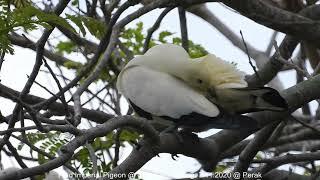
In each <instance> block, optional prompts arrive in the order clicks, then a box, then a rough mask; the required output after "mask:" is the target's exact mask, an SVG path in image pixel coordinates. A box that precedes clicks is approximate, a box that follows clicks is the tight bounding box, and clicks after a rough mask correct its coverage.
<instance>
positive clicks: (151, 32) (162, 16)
mask: <svg viewBox="0 0 320 180" xmlns="http://www.w3.org/2000/svg"><path fill="white" fill-rule="evenodd" d="M172 9H173V8H172V7H168V8H166V9H165V10H163V11H162V12H161V14H160V15H159V17H158V19H157V20H156V22H155V23H154V24H153V26H152V27H151V28H150V29H148V34H147V36H146V39H145V41H144V44H143V51H142V52H143V53H145V52H147V50H148V49H149V43H150V40H151V37H152V34H153V33H154V32H155V31H156V30H157V29H158V28H159V27H160V24H161V21H162V20H163V18H164V17H165V16H166V15H167V14H168V13H169V12H170V11H171V10H172Z"/></svg>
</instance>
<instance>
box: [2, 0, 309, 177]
mask: <svg viewBox="0 0 320 180" xmlns="http://www.w3.org/2000/svg"><path fill="white" fill-rule="evenodd" d="M207 5H208V7H209V8H210V10H211V11H212V12H214V13H215V15H217V16H218V17H219V18H220V20H221V21H223V22H224V23H225V24H226V25H227V26H228V27H230V28H231V29H232V30H233V31H234V32H235V33H237V34H239V35H240V33H239V31H240V30H242V32H243V34H244V38H245V40H246V41H247V42H248V43H250V44H251V45H253V46H254V47H256V48H257V49H259V50H262V51H265V49H266V48H267V45H268V43H269V40H270V37H271V35H272V33H273V30H271V29H269V28H266V27H264V26H261V25H259V24H256V23H255V22H253V21H251V20H249V19H247V18H244V17H243V16H241V15H239V14H237V13H235V12H233V11H232V10H230V9H228V8H226V7H224V6H223V5H221V4H219V3H208V4H207ZM136 9H137V7H133V8H130V9H129V10H127V11H126V12H125V13H124V14H123V15H122V16H121V17H124V16H126V15H127V14H128V13H130V12H133V11H134V10H136ZM161 11H162V10H159V9H157V10H154V11H152V12H151V13H149V14H148V15H146V16H143V17H141V18H139V19H137V20H135V21H133V22H132V23H131V24H129V26H132V27H133V26H135V24H136V23H137V22H140V21H142V22H143V23H144V26H145V28H146V29H147V28H149V27H151V26H152V25H153V23H154V22H155V20H156V18H157V17H158V15H159V13H161ZM121 17H120V19H121ZM187 25H188V33H189V39H191V40H192V41H194V42H195V43H198V44H201V45H202V46H204V47H205V48H206V50H208V51H209V52H210V53H213V54H215V55H217V56H218V57H220V58H222V59H225V60H227V61H233V62H236V63H237V64H238V68H239V69H240V70H242V71H245V72H246V73H248V74H251V73H252V72H253V71H252V68H251V67H250V65H249V63H248V59H247V55H246V54H244V53H243V52H242V51H241V50H239V49H238V48H236V47H234V46H233V45H232V44H231V43H230V42H229V41H228V40H227V39H226V38H225V37H223V36H222V35H221V34H220V33H219V32H218V31H217V30H216V29H214V27H212V26H211V25H209V24H208V23H206V22H205V21H203V20H202V19H200V18H198V17H196V16H194V15H191V14H187ZM146 29H145V30H146ZM162 30H169V31H171V32H175V33H176V35H177V36H179V35H180V29H179V17H178V13H177V10H176V9H174V10H172V11H171V12H170V13H169V14H168V15H167V16H166V17H165V18H164V20H163V22H162V23H161V26H160V29H159V30H158V31H157V32H156V33H155V36H157V33H158V32H160V31H162ZM283 37H284V36H283V34H279V35H278V38H277V41H278V44H279V43H280V42H281V39H282V38H283ZM72 58H73V59H77V57H72ZM34 60H35V53H34V52H33V51H31V50H26V49H22V48H17V49H16V51H15V55H14V56H9V55H8V56H6V58H5V62H4V63H3V67H2V69H1V71H0V79H1V83H2V84H4V85H6V86H8V87H10V88H13V89H15V90H19V91H20V90H21V89H22V88H23V86H24V84H25V82H26V80H27V76H26V74H30V72H31V70H32V67H33V64H34ZM69 73H70V74H69V75H70V76H71V77H72V72H69ZM279 76H280V80H281V81H282V82H283V84H284V86H285V88H288V87H291V86H292V85H294V84H295V73H294V72H293V71H288V72H281V73H280V75H279ZM37 81H38V82H41V83H42V84H45V85H48V87H49V89H54V90H57V89H56V87H55V85H54V84H52V81H51V80H49V78H48V76H46V75H44V74H43V73H41V74H40V75H39V76H38V77H37ZM31 94H35V95H38V96H41V97H49V94H48V93H47V92H45V91H44V90H42V89H41V88H39V87H38V86H36V85H34V86H33V87H32V89H31ZM13 105H14V104H13V103H11V102H10V101H9V100H5V99H3V98H0V110H1V112H2V114H3V115H8V114H10V113H11V112H12V108H13ZM312 108H313V109H314V108H315V106H313V107H312ZM215 132H217V131H216V130H212V131H209V132H205V133H201V134H200V136H201V137H205V136H208V135H210V134H213V133H215ZM130 151H131V149H130V148H127V149H124V150H122V152H121V158H122V160H124V159H125V157H127V156H128V154H129V153H130ZM2 155H3V154H2ZM4 166H5V167H10V166H17V164H16V162H14V160H9V163H6V164H5V165H4ZM199 168H200V165H199V163H198V162H197V161H196V160H194V159H192V158H189V157H184V156H182V155H180V156H179V158H178V159H177V160H176V161H175V160H172V159H171V156H170V154H160V157H154V158H153V159H152V160H151V161H149V162H148V163H147V164H146V165H145V166H143V167H142V168H141V169H140V170H139V171H138V173H139V174H140V175H141V177H142V178H143V179H154V180H166V179H172V178H182V177H194V175H192V174H188V173H186V172H194V171H196V170H198V169H199ZM284 168H285V169H286V168H287V167H284ZM58 172H61V169H59V170H58ZM61 174H62V175H65V173H63V172H62V173H61Z"/></svg>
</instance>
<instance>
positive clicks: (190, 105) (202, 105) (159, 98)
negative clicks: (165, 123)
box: [118, 66, 219, 118]
mask: <svg viewBox="0 0 320 180" xmlns="http://www.w3.org/2000/svg"><path fill="white" fill-rule="evenodd" d="M118 87H124V88H122V89H121V88H119V90H120V91H121V92H122V93H123V95H124V96H125V97H127V98H128V99H130V100H131V101H132V102H133V103H134V104H136V105H137V106H139V107H140V108H142V109H143V110H145V111H147V112H149V113H151V114H153V115H156V116H170V117H172V118H180V117H181V116H182V115H188V114H190V113H191V112H196V113H199V114H203V115H206V116H209V117H215V116H217V115H218V114H219V110H218V108H217V107H216V106H215V105H214V104H212V103H211V102H210V101H209V100H207V99H206V98H205V97H204V96H203V94H201V93H199V92H197V91H195V90H194V89H192V88H191V87H190V86H187V85H186V84H185V83H184V82H183V81H181V80H180V79H177V78H175V77H173V76H171V75H169V74H167V73H163V72H159V71H154V70H152V69H149V68H147V67H143V66H132V67H130V68H128V69H126V71H124V72H123V73H122V80H121V81H120V82H119V84H118Z"/></svg>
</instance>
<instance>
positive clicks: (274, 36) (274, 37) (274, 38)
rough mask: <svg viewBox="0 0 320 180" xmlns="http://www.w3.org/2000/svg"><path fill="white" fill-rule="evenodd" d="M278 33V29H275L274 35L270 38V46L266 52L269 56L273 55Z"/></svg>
mask: <svg viewBox="0 0 320 180" xmlns="http://www.w3.org/2000/svg"><path fill="white" fill-rule="evenodd" d="M277 35H278V31H274V32H273V33H272V36H271V38H270V42H269V44H268V47H267V49H266V52H265V53H266V54H267V55H268V56H270V55H271V51H272V47H273V41H274V40H276V38H277Z"/></svg>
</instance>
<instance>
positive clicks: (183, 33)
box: [178, 6, 189, 52]
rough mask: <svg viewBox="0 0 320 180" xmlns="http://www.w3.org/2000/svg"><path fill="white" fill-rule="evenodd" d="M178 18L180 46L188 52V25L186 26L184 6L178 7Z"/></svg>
mask: <svg viewBox="0 0 320 180" xmlns="http://www.w3.org/2000/svg"><path fill="white" fill-rule="evenodd" d="M178 11H179V19H180V30H181V40H182V47H183V48H184V49H185V50H186V51H187V52H189V40H188V27H187V17H186V10H185V9H184V7H181V6H180V7H178Z"/></svg>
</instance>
